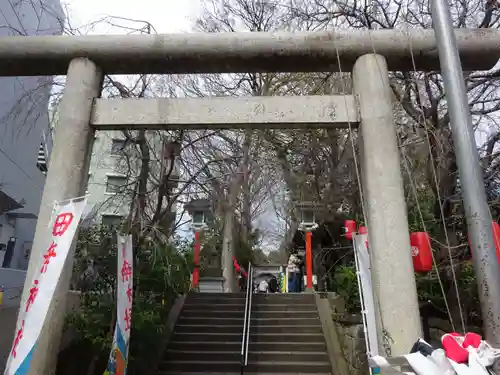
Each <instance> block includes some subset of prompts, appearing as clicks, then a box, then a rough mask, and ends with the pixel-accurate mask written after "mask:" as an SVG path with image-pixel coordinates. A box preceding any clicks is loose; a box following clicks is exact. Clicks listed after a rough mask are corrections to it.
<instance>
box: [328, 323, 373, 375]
mask: <svg viewBox="0 0 500 375" xmlns="http://www.w3.org/2000/svg"><path fill="white" fill-rule="evenodd" d="M334 321H335V325H336V328H337V332H338V333H339V336H340V340H341V347H342V352H343V354H344V358H345V360H346V362H347V365H348V368H349V373H350V374H351V375H365V374H369V367H368V358H367V356H366V344H365V333H364V330H363V323H362V320H361V315H341V314H335V315H334Z"/></svg>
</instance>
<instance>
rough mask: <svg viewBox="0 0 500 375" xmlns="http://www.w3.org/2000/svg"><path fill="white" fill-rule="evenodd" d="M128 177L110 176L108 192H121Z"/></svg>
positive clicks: (107, 184)
mask: <svg viewBox="0 0 500 375" xmlns="http://www.w3.org/2000/svg"><path fill="white" fill-rule="evenodd" d="M126 183H127V178H126V177H121V176H108V179H107V181H106V193H112V194H116V193H119V192H120V191H121V190H122V188H123V187H124V186H125V185H126Z"/></svg>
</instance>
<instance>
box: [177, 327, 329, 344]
mask: <svg viewBox="0 0 500 375" xmlns="http://www.w3.org/2000/svg"><path fill="white" fill-rule="evenodd" d="M172 340H173V341H182V342H195V341H207V342H212V343H213V344H214V345H218V344H219V343H221V342H239V343H241V332H238V333H208V332H182V333H178V332H176V331H175V330H174V334H173V337H172ZM323 340H324V337H323V334H322V333H294V332H288V333H262V332H250V341H258V342H288V341H297V342H303V343H307V342H321V341H323Z"/></svg>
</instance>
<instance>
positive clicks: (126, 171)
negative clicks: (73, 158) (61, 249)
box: [39, 107, 179, 226]
mask: <svg viewBox="0 0 500 375" xmlns="http://www.w3.org/2000/svg"><path fill="white" fill-rule="evenodd" d="M50 113H51V128H52V131H55V129H56V128H57V122H58V116H57V107H56V108H53V109H51V111H50ZM146 137H147V139H148V149H149V154H150V173H149V178H148V180H149V181H148V200H149V201H151V200H153V201H154V199H155V198H156V197H157V193H158V185H159V184H160V180H161V179H162V178H161V177H162V175H164V174H165V171H167V172H166V173H168V171H170V166H169V160H170V158H169V157H168V155H169V153H170V152H172V146H171V145H172V143H171V142H168V137H167V136H166V135H165V134H162V133H159V132H157V131H151V132H147V134H146ZM42 148H43V145H42V146H41V151H40V161H39V164H41V165H44V164H45V163H46V162H45V161H44V160H43V153H42ZM174 148H175V147H174ZM173 152H174V153H175V154H176V155H178V153H179V150H178V149H177V150H174V151H173ZM140 167H141V155H140V152H139V149H138V147H137V146H136V145H135V144H134V143H133V142H131V141H129V140H127V138H126V136H125V134H124V133H123V132H121V131H99V132H96V133H95V138H94V145H93V149H92V156H91V160H90V168H89V176H88V184H87V194H89V197H88V208H89V214H88V216H87V219H86V223H87V224H98V223H101V224H103V225H107V226H116V225H119V224H120V223H121V222H122V220H124V219H126V218H127V217H128V214H129V212H130V207H131V198H132V196H133V193H134V190H136V189H137V186H136V184H135V183H134V182H135V181H137V176H138V174H139V171H140ZM178 176H179V163H178V158H176V162H175V164H174V167H173V171H172V173H171V174H170V177H169V181H168V184H169V188H170V189H174V188H175V187H176V186H177V182H178V178H179V177H178ZM172 210H173V212H175V210H176V206H174V207H173V208H172Z"/></svg>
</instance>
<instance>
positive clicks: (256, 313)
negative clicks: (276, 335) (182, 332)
mask: <svg viewBox="0 0 500 375" xmlns="http://www.w3.org/2000/svg"><path fill="white" fill-rule="evenodd" d="M218 307H219V306H218ZM244 316H245V313H244V311H243V310H241V311H227V310H223V309H220V307H219V308H218V309H213V310H202V309H197V310H196V309H195V310H192V309H191V308H190V307H189V308H188V307H187V308H186V309H184V310H182V312H181V318H192V317H204V318H214V317H216V318H232V319H238V318H240V319H243V318H244ZM317 317H318V312H317V311H316V310H312V309H310V310H290V311H279V310H278V311H276V310H253V311H252V318H272V319H276V320H278V319H282V318H317Z"/></svg>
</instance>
